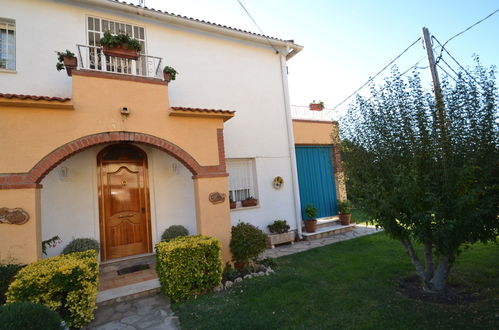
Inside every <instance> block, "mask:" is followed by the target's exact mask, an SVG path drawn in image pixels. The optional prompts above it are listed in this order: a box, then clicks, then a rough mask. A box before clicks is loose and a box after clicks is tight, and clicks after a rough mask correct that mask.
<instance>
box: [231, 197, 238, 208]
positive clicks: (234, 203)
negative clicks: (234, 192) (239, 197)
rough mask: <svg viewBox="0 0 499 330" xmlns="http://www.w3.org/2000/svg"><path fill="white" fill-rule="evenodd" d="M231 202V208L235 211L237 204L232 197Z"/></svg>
mask: <svg viewBox="0 0 499 330" xmlns="http://www.w3.org/2000/svg"><path fill="white" fill-rule="evenodd" d="M229 202H230V208H231V209H235V208H236V206H237V202H234V201H233V200H232V197H229Z"/></svg>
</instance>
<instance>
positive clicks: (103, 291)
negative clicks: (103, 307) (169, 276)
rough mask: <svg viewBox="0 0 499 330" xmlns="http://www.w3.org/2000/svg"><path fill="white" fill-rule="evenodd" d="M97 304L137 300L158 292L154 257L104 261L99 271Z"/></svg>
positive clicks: (149, 255) (143, 256) (140, 256)
mask: <svg viewBox="0 0 499 330" xmlns="http://www.w3.org/2000/svg"><path fill="white" fill-rule="evenodd" d="M99 282H100V283H99V293H98V295H97V303H98V304H108V303H112V302H115V301H123V300H128V299H133V298H138V297H140V296H143V295H147V294H151V293H156V292H158V291H159V287H160V286H159V281H158V278H157V275H156V256H155V255H154V254H146V255H139V256H134V257H128V258H122V259H117V260H111V261H105V262H102V263H101V264H100V270H99Z"/></svg>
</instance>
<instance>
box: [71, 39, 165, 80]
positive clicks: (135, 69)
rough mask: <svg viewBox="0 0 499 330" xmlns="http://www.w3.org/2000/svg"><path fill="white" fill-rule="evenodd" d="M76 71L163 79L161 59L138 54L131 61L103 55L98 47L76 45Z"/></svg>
mask: <svg viewBox="0 0 499 330" xmlns="http://www.w3.org/2000/svg"><path fill="white" fill-rule="evenodd" d="M76 47H77V49H78V55H77V56H78V69H83V70H92V71H97V72H108V73H116V74H122V75H128V76H138V77H145V78H153V79H161V80H162V79H163V71H162V68H161V63H162V60H163V59H162V58H161V57H157V56H151V55H147V54H140V56H139V59H137V60H132V59H126V58H120V57H114V56H107V55H104V53H103V52H102V48H101V47H100V46H89V45H76Z"/></svg>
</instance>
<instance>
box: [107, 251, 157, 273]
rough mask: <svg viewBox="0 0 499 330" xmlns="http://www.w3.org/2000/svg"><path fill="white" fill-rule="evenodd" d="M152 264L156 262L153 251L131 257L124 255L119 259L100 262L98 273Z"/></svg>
mask: <svg viewBox="0 0 499 330" xmlns="http://www.w3.org/2000/svg"><path fill="white" fill-rule="evenodd" d="M143 264H148V265H153V264H156V255H155V254H154V253H148V254H142V255H138V256H133V257H126V258H120V259H113V260H109V261H104V262H101V263H100V265H99V268H100V270H99V271H100V273H101V274H107V273H112V272H117V271H118V270H121V269H123V268H127V267H132V266H137V265H143Z"/></svg>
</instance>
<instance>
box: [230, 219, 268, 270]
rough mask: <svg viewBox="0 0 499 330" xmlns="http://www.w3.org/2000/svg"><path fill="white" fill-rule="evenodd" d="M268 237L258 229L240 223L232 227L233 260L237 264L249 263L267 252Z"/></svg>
mask: <svg viewBox="0 0 499 330" xmlns="http://www.w3.org/2000/svg"><path fill="white" fill-rule="evenodd" d="M266 242H267V236H266V235H265V234H264V233H263V232H262V231H261V230H260V229H258V228H257V227H255V226H253V225H251V224H249V223H246V222H240V223H238V224H237V226H232V238H231V240H230V250H231V251H232V256H233V260H234V261H235V262H237V263H242V264H245V263H248V262H249V261H250V260H252V259H255V258H256V257H258V255H259V254H260V253H262V252H263V251H264V250H265V247H266V245H267V243H266Z"/></svg>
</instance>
